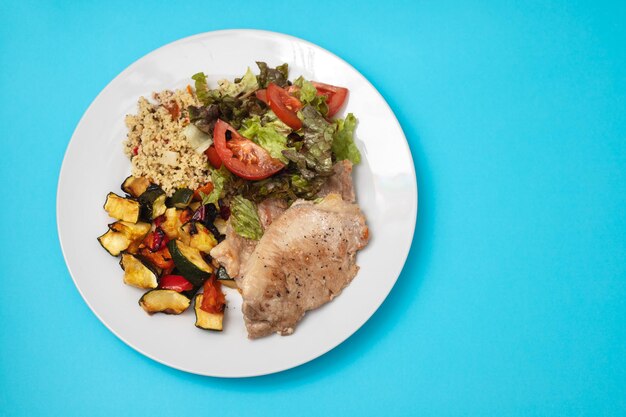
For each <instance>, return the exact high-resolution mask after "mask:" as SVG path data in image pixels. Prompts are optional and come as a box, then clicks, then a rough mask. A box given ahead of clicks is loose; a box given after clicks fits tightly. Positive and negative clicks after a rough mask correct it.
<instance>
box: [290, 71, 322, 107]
mask: <svg viewBox="0 0 626 417" xmlns="http://www.w3.org/2000/svg"><path fill="white" fill-rule="evenodd" d="M293 84H294V85H295V86H297V87H300V91H299V92H298V93H297V95H298V98H299V99H300V101H301V102H302V104H304V105H307V104H308V105H311V106H313V107H315V108H316V109H317V111H319V112H320V113H321V114H322V115H323V116H326V115H327V114H328V105H327V104H326V97H325V96H321V95H320V96H318V95H317V88H315V86H314V85H313V83H311V82H310V81H307V80H305V79H304V78H303V77H302V76H300V77H298V78H296V80H295V81H294V82H293Z"/></svg>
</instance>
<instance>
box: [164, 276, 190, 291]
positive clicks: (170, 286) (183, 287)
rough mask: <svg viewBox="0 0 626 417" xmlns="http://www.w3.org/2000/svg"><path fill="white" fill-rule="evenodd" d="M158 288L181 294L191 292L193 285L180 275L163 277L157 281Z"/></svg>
mask: <svg viewBox="0 0 626 417" xmlns="http://www.w3.org/2000/svg"><path fill="white" fill-rule="evenodd" d="M159 288H161V289H164V290H174V291H176V292H183V291H189V290H192V289H193V285H192V284H191V282H189V281H187V279H186V278H185V277H183V276H182V275H165V276H163V277H162V278H161V280H160V281H159Z"/></svg>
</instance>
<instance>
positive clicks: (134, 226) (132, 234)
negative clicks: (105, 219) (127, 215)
mask: <svg viewBox="0 0 626 417" xmlns="http://www.w3.org/2000/svg"><path fill="white" fill-rule="evenodd" d="M151 227H152V225H151V224H150V223H145V222H137V223H131V222H124V221H121V220H120V221H119V222H115V223H112V224H110V225H109V229H111V230H115V231H116V232H120V233H124V234H125V235H126V236H128V238H129V239H130V240H131V241H132V242H135V241H137V240H139V241H141V239H143V238H144V237H145V236H146V235H147V234H148V232H149V231H150V228H151Z"/></svg>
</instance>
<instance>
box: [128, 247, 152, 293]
mask: <svg viewBox="0 0 626 417" xmlns="http://www.w3.org/2000/svg"><path fill="white" fill-rule="evenodd" d="M120 266H121V267H122V269H123V270H124V283H125V284H128V285H132V286H133V287H137V288H144V289H150V288H156V287H157V285H158V277H159V271H157V270H156V269H155V268H153V267H152V266H151V265H148V264H147V263H144V262H143V261H142V260H141V259H139V258H137V257H135V256H133V255H131V254H129V253H123V254H122V259H121V260H120Z"/></svg>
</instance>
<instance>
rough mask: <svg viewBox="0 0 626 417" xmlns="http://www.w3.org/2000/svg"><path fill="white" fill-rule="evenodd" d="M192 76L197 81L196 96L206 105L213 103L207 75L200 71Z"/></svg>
mask: <svg viewBox="0 0 626 417" xmlns="http://www.w3.org/2000/svg"><path fill="white" fill-rule="evenodd" d="M191 78H192V79H193V80H194V81H195V82H196V83H195V84H196V85H195V87H196V97H198V100H200V101H201V102H202V103H204V104H205V105H207V104H210V103H211V101H210V100H211V99H210V95H209V85H208V84H207V81H206V75H204V73H203V72H199V73H197V74H194V75H192V76H191Z"/></svg>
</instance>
